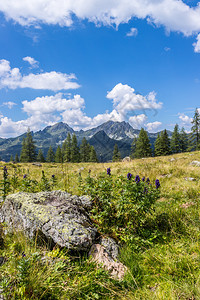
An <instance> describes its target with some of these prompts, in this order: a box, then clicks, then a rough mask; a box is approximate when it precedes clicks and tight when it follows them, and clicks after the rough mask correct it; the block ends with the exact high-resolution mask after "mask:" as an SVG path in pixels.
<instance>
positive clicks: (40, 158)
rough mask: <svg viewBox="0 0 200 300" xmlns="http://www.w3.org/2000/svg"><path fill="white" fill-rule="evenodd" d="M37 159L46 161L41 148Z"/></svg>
mask: <svg viewBox="0 0 200 300" xmlns="http://www.w3.org/2000/svg"><path fill="white" fill-rule="evenodd" d="M37 161H38V162H45V158H44V155H43V152H42V149H39V151H38V155H37Z"/></svg>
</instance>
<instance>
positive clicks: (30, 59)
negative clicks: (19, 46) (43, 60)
mask: <svg viewBox="0 0 200 300" xmlns="http://www.w3.org/2000/svg"><path fill="white" fill-rule="evenodd" d="M23 61H27V62H28V63H29V64H30V65H31V67H32V68H38V65H39V62H38V61H37V60H35V59H34V58H33V57H30V56H26V57H24V58H23Z"/></svg>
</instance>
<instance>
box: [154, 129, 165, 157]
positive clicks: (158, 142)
mask: <svg viewBox="0 0 200 300" xmlns="http://www.w3.org/2000/svg"><path fill="white" fill-rule="evenodd" d="M154 153H155V156H161V155H163V153H162V141H161V137H160V134H159V133H158V135H157V138H156V140H155V144H154Z"/></svg>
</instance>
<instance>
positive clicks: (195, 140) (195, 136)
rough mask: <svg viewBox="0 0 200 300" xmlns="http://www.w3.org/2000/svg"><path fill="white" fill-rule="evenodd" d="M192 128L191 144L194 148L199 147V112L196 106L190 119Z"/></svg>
mask: <svg viewBox="0 0 200 300" xmlns="http://www.w3.org/2000/svg"><path fill="white" fill-rule="evenodd" d="M192 124H193V126H192V128H191V140H190V142H191V145H192V147H193V149H194V150H198V149H200V114H199V110H198V109H197V108H196V110H195V113H194V117H193V120H192Z"/></svg>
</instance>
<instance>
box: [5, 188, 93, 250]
mask: <svg viewBox="0 0 200 300" xmlns="http://www.w3.org/2000/svg"><path fill="white" fill-rule="evenodd" d="M89 201H90V199H89V198H88V197H85V198H84V197H81V198H79V197H78V196H71V195H70V194H68V193H65V192H62V191H53V192H40V193H36V194H32V193H17V194H12V195H9V196H7V198H6V200H5V201H4V203H3V206H2V208H1V211H0V221H3V222H6V223H7V224H8V225H9V226H10V227H11V228H14V229H20V230H21V229H23V230H24V231H25V233H26V234H28V235H29V236H30V237H32V236H34V234H35V233H36V232H37V231H38V230H40V231H41V232H42V233H43V234H44V235H46V237H48V238H51V239H52V240H53V241H54V242H55V243H57V244H58V245H60V246H65V247H67V248H69V249H76V250H89V248H90V246H91V245H92V243H93V241H94V239H95V236H96V233H97V230H96V228H94V227H93V225H92V224H91V220H90V218H89V216H88V213H87V209H88V207H89V206H90V205H91V203H89Z"/></svg>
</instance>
